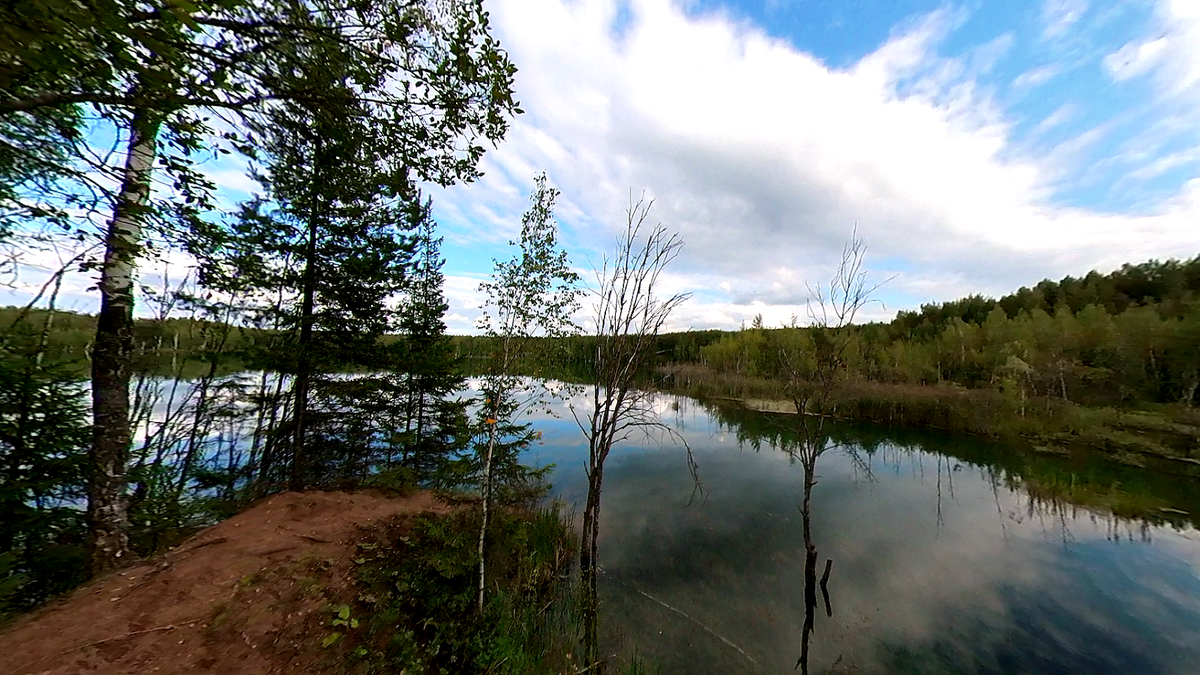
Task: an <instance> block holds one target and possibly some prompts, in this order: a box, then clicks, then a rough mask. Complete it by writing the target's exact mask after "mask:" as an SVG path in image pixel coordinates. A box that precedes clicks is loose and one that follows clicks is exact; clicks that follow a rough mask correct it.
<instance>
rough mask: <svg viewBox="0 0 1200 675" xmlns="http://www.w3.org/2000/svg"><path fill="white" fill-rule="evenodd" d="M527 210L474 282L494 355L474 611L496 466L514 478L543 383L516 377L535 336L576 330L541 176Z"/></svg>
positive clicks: (570, 279)
mask: <svg viewBox="0 0 1200 675" xmlns="http://www.w3.org/2000/svg"><path fill="white" fill-rule="evenodd" d="M534 184H535V188H534V191H533V195H532V196H531V200H532V201H533V205H532V206H531V207H530V209H529V211H527V212H526V213H525V215H524V216H523V217H522V219H521V238H520V241H519V242H510V245H513V246H518V247H519V250H518V251H517V252H516V254H515V255H514V256H513V258H512V259H511V260H507V261H503V262H501V261H496V262H495V270H494V272H493V273H492V279H491V281H488V282H486V283H483V284H480V287H479V290H480V291H481V292H483V294H484V295H485V296H486V298H487V299H486V301H485V303H484V308H483V310H484V311H483V314H482V316H481V317H480V320H479V328H480V329H481V330H482V331H483V334H484V335H485V336H486V337H487V338H488V339H489V342H490V344H491V346H492V354H491V355H490V358H489V359H488V362H487V363H488V365H487V372H486V373H485V375H484V377H483V391H482V394H483V396H484V400H483V405H482V406H481V407H480V413H479V414H480V416H481V417H482V418H483V419H482V422H483V430H484V431H483V442H482V443H481V444H480V448H479V450H480V455H481V457H480V460H481V461H480V466H481V469H482V476H481V477H480V492H481V493H482V514H483V515H482V521H481V524H480V527H479V609H480V610H481V611H482V609H483V603H484V589H485V587H486V580H487V566H486V560H485V553H486V540H487V530H488V520H489V517H490V514H491V507H492V498H493V490H494V488H495V482H496V481H495V480H494V479H495V477H496V474H497V468H499V469H500V473H501V474H502V475H504V476H507V477H515V476H516V475H517V474H518V473H520V472H519V470H518V469H519V462H518V457H517V454H518V452H519V451H520V450H521V449H522V448H523V447H525V446H526V445H528V443H529V442H530V441H531V440H532V435H531V433H530V430H529V425H528V424H520V423H517V422H515V420H516V418H517V417H518V416H519V415H520V414H521V413H522V412H523V411H524V410H525V409H527V408H528V406H530V405H531V404H533V403H535V402H536V401H538V400H539V398H540V396H541V395H542V394H544V393H545V391H544V388H541V382H540V381H535V380H531V379H529V378H526V377H522V376H521V375H520V374H518V365H519V364H520V361H521V359H522V357H523V356H524V355H525V354H526V348H527V347H528V346H529V343H530V340H531V339H532V338H535V337H550V338H554V337H562V336H565V335H567V334H569V333H570V332H572V331H573V330H574V324H573V323H572V321H571V314H572V313H573V312H574V311H575V309H576V308H577V307H578V295H579V289H578V288H577V286H576V284H577V283H578V281H579V275H578V274H576V273H575V272H574V271H573V270H571V268H570V266H569V265H568V264H567V253H566V251H563V250H560V249H559V244H558V224H557V223H556V222H555V220H554V200H555V199H556V198H557V197H558V194H559V192H558V190H556V189H554V188H553V187H550V185H549V184H548V182H547V180H546V175H545V174H542V175H540V176H538V177H537V178H536V179H535V180H534Z"/></svg>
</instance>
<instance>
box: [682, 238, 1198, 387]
mask: <svg viewBox="0 0 1200 675" xmlns="http://www.w3.org/2000/svg"><path fill="white" fill-rule="evenodd" d="M842 330H843V331H844V332H845V333H846V334H847V337H848V338H849V340H850V346H849V348H848V350H847V352H846V361H845V369H846V376H847V377H848V378H850V379H857V380H862V381H869V382H880V383H885V384H905V385H939V384H941V385H950V384H953V385H958V386H961V387H965V388H968V389H990V390H995V391H1000V392H1002V393H1005V394H1008V395H1010V396H1014V397H1018V398H1021V399H1029V398H1035V397H1037V398H1043V399H1045V398H1052V399H1059V400H1063V401H1070V402H1075V403H1082V404H1085V405H1096V406H1104V405H1115V406H1121V407H1137V406H1139V405H1146V404H1163V403H1181V404H1184V405H1185V406H1191V405H1193V404H1194V402H1195V400H1196V393H1197V387H1198V386H1200V257H1198V258H1195V259H1192V260H1189V261H1184V262H1179V261H1174V260H1169V261H1166V262H1155V261H1151V262H1148V263H1143V264H1140V265H1125V266H1124V267H1122V268H1121V269H1120V270H1117V271H1115V272H1112V273H1110V274H1106V275H1102V274H1099V273H1095V272H1093V273H1090V274H1088V275H1087V276H1085V277H1083V278H1082V279H1074V278H1072V277H1067V278H1065V279H1063V280H1062V281H1061V282H1051V281H1044V282H1042V283H1039V284H1038V285H1036V286H1035V287H1034V288H1033V289H1029V288H1022V289H1021V290H1019V291H1017V292H1016V293H1013V294H1010V295H1007V296H1004V297H1002V298H1000V299H998V300H995V299H990V298H984V297H981V296H970V297H967V298H963V299H961V300H955V301H951V302H946V303H942V304H938V305H925V306H923V307H922V308H921V310H920V311H917V312H900V313H899V314H898V315H897V317H896V318H895V319H894V320H893V321H891V322H890V323H872V324H862V325H854V326H847V327H845V328H844V329H842ZM813 340H814V336H813V335H812V334H811V331H809V330H807V329H805V328H800V327H785V328H778V329H772V328H768V327H765V326H763V325H762V324H761V321H758V322H756V323H755V325H754V326H752V327H750V328H748V329H746V330H742V331H739V332H735V333H728V334H725V335H724V336H722V337H721V338H720V339H719V340H716V341H715V342H712V343H710V344H708V345H705V346H703V347H701V348H700V349H699V350H698V351H697V352H695V353H694V354H692V355H682V354H679V355H676V354H672V355H671V356H672V357H677V358H676V360H677V361H679V362H684V363H698V364H703V365H705V366H708V367H710V368H713V369H716V370H718V371H721V372H728V373H734V374H738V375H747V376H760V377H766V378H773V377H777V376H778V375H779V372H778V363H777V358H776V355H777V352H778V350H779V345H780V344H782V343H787V342H789V341H799V342H801V343H804V342H809V343H811V342H812V341H813Z"/></svg>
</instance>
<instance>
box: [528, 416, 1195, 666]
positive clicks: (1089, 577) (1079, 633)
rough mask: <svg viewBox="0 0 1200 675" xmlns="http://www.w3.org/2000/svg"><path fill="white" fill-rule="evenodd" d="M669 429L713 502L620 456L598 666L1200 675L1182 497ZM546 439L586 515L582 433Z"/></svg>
mask: <svg viewBox="0 0 1200 675" xmlns="http://www.w3.org/2000/svg"><path fill="white" fill-rule="evenodd" d="M672 414H674V415H675V423H676V424H677V428H679V430H680V431H681V433H684V434H685V435H686V437H687V439H688V443H689V445H691V447H692V449H693V452H694V453H695V457H696V459H697V461H698V462H699V465H700V471H701V474H702V476H703V478H704V482H705V486H706V489H707V499H705V500H703V501H697V502H694V503H691V505H690V506H689V501H690V500H691V497H692V488H693V486H692V483H691V480H690V478H689V475H688V472H687V467H686V463H685V460H684V458H683V457H682V455H681V453H680V452H679V451H678V450H677V449H675V448H673V447H670V446H667V447H663V448H659V447H657V446H655V445H653V444H650V445H647V446H646V447H625V448H623V449H620V450H618V451H614V455H613V458H612V460H611V466H610V469H609V474H608V476H607V477H606V480H607V482H606V497H605V499H606V509H607V510H608V513H609V514H610V515H609V516H608V517H607V520H606V521H605V522H604V523H603V525H602V528H601V532H600V557H601V564H602V565H603V567H604V576H603V577H602V580H601V596H602V602H603V605H602V622H603V623H602V628H603V629H604V630H606V631H607V633H608V636H607V641H606V645H607V647H608V650H609V653H613V652H616V651H618V650H625V651H633V650H635V649H636V650H637V652H638V653H640V654H641V655H643V656H644V657H645V658H646V660H647V661H648V662H650V663H651V664H654V665H656V666H657V667H658V668H660V669H661V672H663V673H676V672H681V673H682V672H689V673H693V672H699V673H732V672H755V673H759V672H761V673H781V672H797V671H800V672H813V673H849V672H863V673H1045V674H1058V673H1085V672H1086V673H1099V674H1103V673H1132V672H1137V673H1164V674H1179V675H1182V674H1184V673H1193V672H1195V667H1194V665H1193V664H1195V663H1200V578H1198V576H1197V571H1196V570H1197V569H1200V533H1197V531H1196V529H1195V527H1194V523H1193V520H1192V519H1193V518H1194V516H1193V515H1192V514H1194V513H1197V512H1200V508H1197V504H1196V502H1197V499H1198V498H1200V490H1197V489H1196V488H1197V483H1196V481H1195V480H1194V479H1191V478H1188V477H1185V476H1172V475H1169V474H1167V473H1165V472H1161V471H1149V470H1146V469H1136V468H1130V467H1122V466H1118V465H1112V464H1110V463H1106V462H1103V461H1099V460H1097V459H1096V458H1094V457H1092V458H1088V457H1057V456H1041V455H1029V454H1018V453H1014V452H1012V451H1011V450H1010V449H1006V448H1003V447H1000V446H996V445H994V444H990V443H986V442H983V441H979V440H975V439H963V438H952V437H945V436H936V435H921V434H895V433H894V432H887V433H884V432H880V431H879V430H874V429H855V428H847V427H834V428H829V429H827V430H826V434H825V436H824V437H823V438H822V440H821V443H820V445H819V446H814V447H819V448H820V452H815V453H809V454H807V455H806V454H805V453H804V452H803V448H804V445H803V444H802V443H801V438H800V437H799V436H798V435H797V434H796V433H795V431H794V429H793V428H792V426H791V424H790V421H789V420H788V418H773V417H770V416H765V415H756V414H751V413H746V412H744V411H739V410H737V409H736V408H732V407H713V408H704V407H701V406H698V405H695V404H694V403H692V402H689V401H687V400H681V401H680V402H679V408H678V410H677V411H674V412H673V413H672ZM544 424H545V425H547V434H546V441H545V443H546V444H545V445H544V446H539V447H537V448H535V449H534V451H533V453H532V454H531V457H530V459H532V460H534V461H540V462H542V463H548V462H555V463H557V465H558V469H557V470H556V473H555V475H554V481H555V483H556V486H557V487H556V489H557V491H558V492H559V494H560V495H562V496H563V497H564V498H565V499H567V500H569V501H570V500H575V499H578V498H580V497H581V496H582V494H583V491H584V489H585V487H586V486H585V484H584V483H583V481H582V459H581V458H582V455H581V454H579V453H581V452H582V450H583V448H582V447H581V446H580V441H579V438H578V431H577V430H573V429H571V428H570V426H568V424H567V423H565V422H554V421H553V420H547V421H545V422H544ZM826 561H833V566H832V573H831V574H830V575H829V576H828V578H827V581H826V583H825V584H822V583H821V579H822V576H823V575H824V571H825V569H826ZM818 595H819V596H820V597H818ZM826 600H828V605H826ZM798 658H799V661H800V663H799V664H798V663H797V659H798Z"/></svg>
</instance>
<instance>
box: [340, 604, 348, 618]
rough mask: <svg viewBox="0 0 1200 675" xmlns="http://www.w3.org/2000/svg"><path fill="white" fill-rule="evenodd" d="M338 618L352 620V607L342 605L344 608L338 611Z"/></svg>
mask: <svg viewBox="0 0 1200 675" xmlns="http://www.w3.org/2000/svg"><path fill="white" fill-rule="evenodd" d="M338 618H339V619H349V618H350V605H342V608H341V609H339V610H338Z"/></svg>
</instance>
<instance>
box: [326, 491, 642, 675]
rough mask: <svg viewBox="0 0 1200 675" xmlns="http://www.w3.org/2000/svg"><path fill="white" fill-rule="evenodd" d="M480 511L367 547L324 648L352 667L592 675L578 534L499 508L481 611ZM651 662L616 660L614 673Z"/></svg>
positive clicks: (367, 541)
mask: <svg viewBox="0 0 1200 675" xmlns="http://www.w3.org/2000/svg"><path fill="white" fill-rule="evenodd" d="M478 532H479V513H478V512H477V511H476V510H475V509H469V508H460V509H457V510H455V511H452V512H451V513H449V514H445V515H426V516H422V517H420V518H418V519H416V520H403V519H397V520H396V521H394V522H391V523H387V524H384V525H382V526H379V527H376V528H375V529H373V530H372V531H371V532H369V533H368V534H367V536H365V537H364V538H363V539H362V540H361V541H359V542H358V543H357V549H358V554H359V555H358V557H356V558H354V560H353V562H354V564H355V574H354V580H353V593H354V597H353V599H352V600H348V601H341V602H331V604H330V605H329V613H328V626H327V628H326V630H327V635H326V636H325V637H324V638H323V641H322V646H323V648H325V649H327V650H329V652H330V655H331V656H332V657H333V658H334V659H335V660H337V661H340V662H341V668H340V670H341V672H345V673H403V672H408V673H494V674H497V675H500V674H504V673H509V674H512V675H518V674H525V675H541V674H546V675H550V674H554V673H585V672H592V670H590V669H587V668H586V667H585V664H584V663H583V662H582V657H581V654H582V650H581V649H580V644H579V640H580V637H581V635H582V629H583V626H582V620H583V612H582V608H581V607H580V605H579V601H578V594H577V592H576V591H577V589H576V583H575V579H574V577H573V576H572V575H571V568H572V563H573V561H574V558H575V553H576V544H577V542H576V541H575V535H574V533H573V532H572V530H571V528H570V526H569V525H568V524H567V523H566V522H565V521H564V520H563V518H562V516H561V513H560V510H559V509H558V508H557V507H555V506H551V507H539V508H508V509H502V510H500V511H499V512H498V513H496V514H495V515H493V520H492V525H491V530H490V532H489V549H488V565H489V566H488V589H487V596H486V597H487V601H486V605H485V607H484V610H483V612H479V611H478V610H477V604H476V603H477V593H478V586H477V584H478V576H477V574H478V556H477V551H476V546H477V544H478ZM640 668H641V666H640V665H639V664H637V663H632V664H616V663H608V664H606V669H607V670H608V672H618V673H625V672H631V673H636V672H640Z"/></svg>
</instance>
